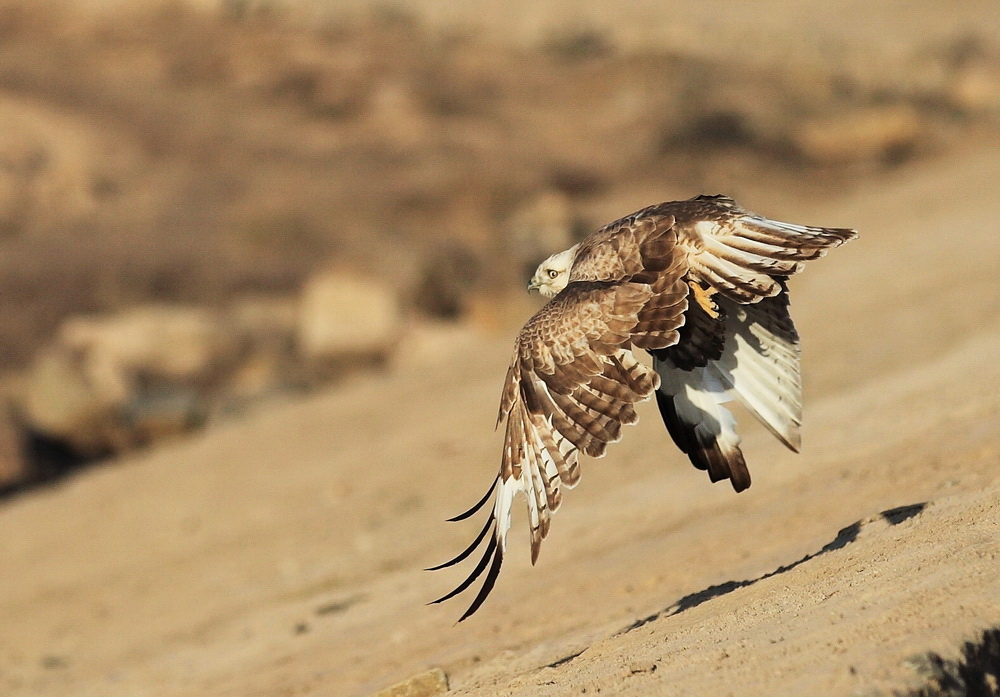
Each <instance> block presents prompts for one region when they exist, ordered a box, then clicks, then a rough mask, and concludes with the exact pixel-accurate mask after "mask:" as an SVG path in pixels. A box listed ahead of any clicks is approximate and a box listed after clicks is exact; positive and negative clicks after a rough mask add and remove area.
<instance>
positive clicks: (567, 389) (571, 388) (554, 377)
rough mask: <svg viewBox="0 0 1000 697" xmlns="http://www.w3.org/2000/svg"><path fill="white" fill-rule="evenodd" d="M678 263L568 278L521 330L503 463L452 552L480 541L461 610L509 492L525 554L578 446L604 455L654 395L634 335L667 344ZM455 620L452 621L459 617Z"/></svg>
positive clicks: (500, 551) (492, 573) (571, 475)
mask: <svg viewBox="0 0 1000 697" xmlns="http://www.w3.org/2000/svg"><path fill="white" fill-rule="evenodd" d="M681 273H682V269H681V268H680V266H678V267H677V268H676V269H674V271H673V273H672V274H662V276H664V277H663V278H658V279H657V281H656V283H654V284H648V283H632V282H624V283H618V282H606V281H579V282H575V283H571V284H570V285H569V286H567V287H566V289H564V290H563V291H562V292H561V293H559V294H558V295H557V296H556V297H555V298H553V299H552V300H551V301H550V302H549V303H548V304H547V305H545V306H544V307H543V308H542V309H541V310H540V311H539V312H538V313H537V314H535V316H534V317H532V318H531V319H530V320H529V321H528V323H527V324H526V325H525V326H524V328H523V329H522V330H521V332H520V334H519V335H518V337H517V341H516V344H515V350H514V357H513V360H512V361H511V365H510V368H509V370H508V371H507V379H506V382H505V385H504V391H503V396H502V398H501V402H500V413H499V416H498V420H497V423H498V425H499V423H501V422H505V430H504V445H503V457H502V460H501V466H500V472H499V474H498V476H497V479H496V481H495V482H494V483H493V486H492V487H491V488H490V491H489V492H487V495H486V496H485V497H484V498H483V499H482V500H481V501H480V502H479V503H478V504H477V505H476V506H474V507H473V508H472V509H470V510H469V511H466V513H464V514H462V515H460V516H457V517H456V519H459V520H460V519H464V518H467V517H470V516H471V515H473V514H474V513H475V512H476V511H477V510H479V509H481V508H483V507H485V506H486V503H487V501H488V500H489V497H490V495H494V504H493V510H492V511H491V512H490V515H489V516H488V518H487V520H486V523H485V525H484V526H483V528H482V531H481V532H480V534H479V535H478V536H477V537H476V539H475V540H474V541H473V543H472V544H471V545H470V546H469V547H468V548H466V549H465V550H464V551H463V552H462V553H461V554H459V555H458V556H457V557H455V558H454V559H452V560H450V561H448V562H445V563H444V564H441V565H439V566H438V567H434V568H443V567H445V566H450V565H452V564H456V563H458V562H460V561H462V560H464V559H466V558H467V557H469V556H470V555H471V554H472V553H473V552H474V551H475V550H476V549H478V548H479V547H480V546H481V545H482V544H483V541H484V540H486V546H485V549H484V550H483V553H482V556H481V557H480V561H479V563H478V564H477V565H476V567H475V568H474V569H473V571H472V573H471V574H470V575H469V577H468V578H467V579H466V580H465V581H464V582H463V583H462V584H460V585H459V586H458V587H457V588H456V589H455V590H454V591H452V592H451V593H449V594H447V595H445V596H444V597H442V598H439V599H438V600H436V601H434V602H441V601H443V600H447V599H448V598H451V597H453V596H454V595H456V594H458V593H460V592H462V591H464V590H465V589H466V588H468V587H469V586H471V585H472V584H473V583H474V582H475V581H476V580H477V579H478V578H479V577H480V576H481V575H482V574H483V573H484V572H487V569H488V572H487V575H486V579H485V581H484V582H483V585H482V587H481V589H480V591H479V593H478V595H477V596H476V598H475V599H474V600H473V602H472V604H471V605H470V606H469V609H468V610H467V611H466V612H465V614H463V615H462V617H461V620H464V619H465V618H466V617H468V616H469V615H471V614H472V613H473V612H475V611H476V610H477V609H478V608H479V606H480V605H481V604H482V602H483V601H484V600H485V599H486V596H487V595H488V594H489V593H490V591H491V590H492V588H493V585H494V583H495V582H496V579H497V577H498V576H499V573H500V567H501V564H502V562H503V556H504V553H505V549H506V538H507V532H508V531H509V529H510V525H511V508H512V504H513V500H514V497H515V495H516V494H518V493H523V494H524V495H525V498H526V499H527V507H528V523H529V527H530V536H531V560H532V563H534V562H535V560H536V559H537V557H538V552H539V549H540V546H541V543H542V540H543V539H545V537H546V535H547V534H548V531H549V524H550V517H551V514H552V513H553V512H555V511H556V510H557V509H558V508H559V505H560V503H561V500H562V494H561V487H562V486H566V487H568V488H572V487H573V486H575V485H576V483H577V482H578V481H579V479H580V466H579V455H580V453H581V452H582V453H584V454H586V455H590V456H591V457H601V456H603V455H604V453H605V450H606V448H607V446H608V444H609V443H614V442H616V441H618V440H619V439H620V438H621V429H622V426H626V425H629V424H633V423H635V422H636V421H637V419H638V416H637V415H636V412H635V408H634V405H635V404H636V403H637V402H641V401H645V400H647V399H649V398H650V397H652V395H653V393H654V392H655V391H656V388H657V387H658V386H659V378H658V376H657V375H656V373H655V372H654V371H653V370H651V369H650V368H648V367H647V366H645V365H643V364H641V363H639V362H638V361H637V360H636V359H635V356H634V355H633V354H632V352H631V347H632V346H633V345H636V344H639V343H643V344H648V345H651V346H657V347H662V346H667V345H670V344H671V343H674V342H676V341H677V338H678V333H677V328H678V327H679V326H680V324H681V322H682V321H683V320H682V317H683V313H684V310H685V309H686V307H687V299H686V296H687V286H686V285H685V284H684V283H683V282H682V281H681V279H680V276H681ZM461 620H459V621H461Z"/></svg>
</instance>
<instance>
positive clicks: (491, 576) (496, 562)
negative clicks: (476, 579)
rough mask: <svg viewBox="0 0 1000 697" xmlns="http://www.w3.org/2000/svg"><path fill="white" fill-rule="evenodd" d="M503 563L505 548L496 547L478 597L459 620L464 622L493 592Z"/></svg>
mask: <svg viewBox="0 0 1000 697" xmlns="http://www.w3.org/2000/svg"><path fill="white" fill-rule="evenodd" d="M502 564H503V550H502V549H500V548H499V547H496V549H495V550H494V553H493V563H492V564H491V565H490V570H489V573H487V574H486V580H485V581H484V582H483V587H482V588H480V589H479V595H477V596H476V599H475V600H473V601H472V605H470V606H469V609H468V610H466V611H465V614H463V615H462V616H461V617H459V618H458V621H459V622H464V621H465V620H466V619H467V618H469V617H471V616H472V615H473V614H474V613H475V612H476V610H478V609H479V607H480V606H481V605H482V604H483V602H484V601H485V600H486V597H487V596H488V595H489V594H490V592H492V590H493V586H495V585H496V582H497V578H499V576H500V566H501V565H502Z"/></svg>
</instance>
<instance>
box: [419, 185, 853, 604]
mask: <svg viewBox="0 0 1000 697" xmlns="http://www.w3.org/2000/svg"><path fill="white" fill-rule="evenodd" d="M855 237H857V232H855V231H854V230H850V229H846V228H823V227H811V226H805V225H793V224H790V223H782V222H778V221H774V220H768V219H767V218H764V217H761V216H759V215H756V214H754V213H751V212H750V211H747V210H745V209H743V208H741V207H740V206H739V205H737V204H736V202H735V201H733V200H732V199H730V198H727V197H725V196H698V197H695V198H693V199H690V200H687V201H672V202H667V203H660V204H657V205H654V206H649V207H648V208H644V209H642V210H640V211H637V212H636V213H633V214H632V215H629V216H627V217H625V218H622V219H620V220H616V221H615V222H613V223H609V224H608V225H605V226H604V227H602V228H601V229H600V230H597V231H596V232H594V233H592V234H591V235H590V236H588V237H587V238H586V239H584V240H583V241H582V242H580V243H579V244H577V245H574V246H573V247H571V248H569V249H567V250H565V251H563V252H560V253H558V254H554V255H552V256H551V257H549V258H548V259H546V260H545V261H544V262H542V264H541V265H540V266H539V267H538V270H537V271H536V272H535V275H534V277H533V278H532V279H531V283H530V284H529V285H528V288H529V290H538V291H539V292H540V293H541V294H542V295H544V296H546V297H548V298H551V300H549V302H548V303H547V304H546V305H544V306H543V307H542V308H541V309H540V310H539V311H538V312H537V313H535V315H534V316H533V317H532V318H531V319H529V320H528V322H527V324H525V325H524V327H523V328H522V329H521V331H520V333H519V334H518V336H517V339H516V341H515V342H514V355H513V357H512V359H511V363H510V368H509V369H508V370H507V377H506V380H505V381H504V388H503V394H502V396H501V399H500V412H499V415H498V417H497V426H498V427H499V426H500V425H501V424H503V426H504V440H503V452H502V454H501V460H500V471H499V474H498V475H497V477H496V479H495V480H494V481H493V484H492V486H491V487H490V489H489V490H488V491H487V492H486V495H485V496H483V498H482V499H481V500H480V501H479V502H478V503H477V504H476V505H475V506H473V507H472V508H470V509H469V510H468V511H466V512H465V513H462V514H461V515H458V516H456V517H455V518H452V520H464V519H466V518H469V517H472V516H473V515H475V514H476V513H477V512H479V511H480V510H482V509H484V508H486V507H487V504H488V502H489V501H490V499H491V498H492V500H493V506H492V508H491V509H489V510H488V512H487V514H486V520H485V522H484V525H483V527H482V529H481V531H480V533H479V534H478V535H477V536H476V538H475V539H474V540H473V542H472V544H470V545H469V546H468V547H467V548H466V549H465V550H463V551H462V552H461V553H460V554H459V555H457V556H456V557H455V558H453V559H451V560H449V561H447V562H445V563H444V564H440V565H438V566H436V567H433V569H441V568H444V567H448V566H452V565H454V564H458V563H459V562H462V561H464V560H465V559H467V558H469V557H470V556H472V555H473V554H474V553H475V552H476V550H477V549H480V548H482V552H481V554H480V556H479V561H478V563H477V564H476V566H475V567H474V568H473V570H472V572H471V573H470V574H469V576H468V577H467V578H466V580H465V581H463V582H462V583H461V584H460V585H459V586H458V587H457V588H455V589H454V590H453V591H452V592H450V593H448V594H447V595H445V596H443V597H441V598H439V599H438V600H435V601H434V602H435V603H438V602H442V601H444V600H448V599H449V598H452V597H454V596H455V595H457V594H459V593H461V592H463V591H465V590H466V589H468V588H469V587H471V586H472V585H473V584H475V583H476V581H477V580H478V579H479V578H480V577H482V575H483V574H484V573H485V574H486V576H485V580H484V581H483V583H482V585H481V586H480V588H479V591H478V593H477V594H476V596H475V597H474V599H473V601H472V603H471V605H470V606H469V608H468V609H467V610H466V612H465V613H464V614H463V615H462V617H461V619H460V620H459V621H461V620H464V619H466V618H467V617H469V616H470V615H471V614H472V613H474V612H475V611H476V610H478V609H479V607H480V606H481V605H482V603H483V601H484V600H485V599H486V597H487V596H488V595H489V593H490V592H491V591H492V589H493V587H494V585H495V583H496V580H497V578H498V576H499V574H500V568H501V565H502V564H503V558H504V554H505V552H506V540H507V533H508V531H509V530H510V527H511V510H512V506H513V502H514V498H515V496H516V495H518V494H523V495H524V497H525V499H526V501H527V508H528V524H529V531H530V540H531V561H532V563H534V562H535V560H536V559H537V558H538V552H539V549H540V547H541V543H542V540H544V539H545V537H546V535H547V534H548V531H549V525H550V521H551V515H552V514H553V513H554V512H555V511H556V510H557V509H558V508H559V505H560V504H561V502H562V490H563V488H564V487H565V488H567V489H570V488H572V487H574V486H576V484H577V483H578V482H579V480H580V454H581V453H582V454H584V455H589V456H590V457H595V458H596V457H602V456H603V455H604V454H605V451H606V449H607V446H608V444H609V443H614V442H616V441H618V440H619V439H620V438H621V431H622V427H623V426H627V425H630V424H634V423H635V422H636V421H637V420H638V416H637V414H636V411H635V404H637V403H639V402H643V401H646V400H648V399H650V398H653V397H655V399H656V403H657V405H658V407H659V410H660V415H661V416H662V418H663V422H664V424H665V425H666V427H667V430H668V431H669V433H670V436H671V438H672V439H673V441H674V443H675V444H676V445H677V447H678V448H680V450H681V451H682V452H684V454H685V455H687V457H688V458H689V459H690V461H691V463H692V464H693V465H694V466H695V467H697V468H698V469H701V470H705V471H707V473H708V475H709V478H710V479H711V480H712V481H713V482H717V481H722V480H727V481H729V482H730V483H731V484H732V487H733V488H734V489H735V490H736V491H743V490H744V489H746V488H747V487H749V486H750V472H749V470H748V469H747V465H746V461H745V460H744V458H743V453H742V451H741V450H740V438H739V436H738V435H737V433H736V422H735V419H734V417H733V415H732V414H731V413H730V412H729V410H728V409H726V407H725V404H726V403H727V402H729V401H732V400H734V399H735V400H737V401H738V402H740V403H742V404H743V405H744V406H745V407H746V408H747V409H748V410H749V411H750V412H751V413H752V414H753V415H754V416H755V417H756V418H757V419H758V420H760V422H761V423H763V424H764V426H766V427H767V428H768V430H770V431H771V432H772V433H773V434H774V435H775V436H776V437H777V438H778V439H779V440H781V442H783V443H784V444H785V445H786V446H788V447H789V448H791V449H792V450H794V451H796V452H797V451H798V449H799V426H800V425H801V423H802V416H801V409H802V398H801V380H800V375H799V342H798V334H797V333H796V331H795V326H794V325H793V324H792V319H791V317H790V316H789V314H788V288H787V285H786V279H787V278H788V277H789V276H791V275H793V274H795V273H798V272H799V271H801V270H802V266H803V262H806V261H810V260H812V259H817V258H819V257H821V256H823V255H824V254H825V253H826V251H827V250H828V249H830V248H832V247H836V246H838V245H841V244H843V243H844V242H846V241H848V240H851V239H854V238H855ZM637 348H638V349H644V350H646V351H648V352H649V353H650V354H652V356H653V361H652V363H653V365H652V368H650V367H648V366H646V365H645V364H643V363H640V362H639V361H638V360H637V359H636V356H635V354H634V353H633V352H634V349H637ZM484 543H485V546H484Z"/></svg>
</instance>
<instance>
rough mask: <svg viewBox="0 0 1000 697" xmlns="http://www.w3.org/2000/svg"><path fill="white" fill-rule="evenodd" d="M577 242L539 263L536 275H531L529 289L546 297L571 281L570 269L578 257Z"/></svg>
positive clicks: (552, 294)
mask: <svg viewBox="0 0 1000 697" xmlns="http://www.w3.org/2000/svg"><path fill="white" fill-rule="evenodd" d="M579 246H580V245H578V244H575V245H573V246H572V247H570V248H569V249H567V250H566V251H564V252H559V253H558V254H553V255H552V256H550V257H549V258H548V259H546V260H545V261H543V262H542V263H541V264H539V265H538V268H537V269H536V270H535V275H534V276H532V277H531V283H529V284H528V290H537V291H538V292H539V293H541V294H542V295H544V296H545V297H546V298H551V297H553V296H554V295H555V294H556V293H558V292H559V291H561V290H562V289H563V288H565V287H566V285H567V284H568V283H569V270H570V269H571V268H572V267H573V260H574V259H575V258H576V248H577V247H579Z"/></svg>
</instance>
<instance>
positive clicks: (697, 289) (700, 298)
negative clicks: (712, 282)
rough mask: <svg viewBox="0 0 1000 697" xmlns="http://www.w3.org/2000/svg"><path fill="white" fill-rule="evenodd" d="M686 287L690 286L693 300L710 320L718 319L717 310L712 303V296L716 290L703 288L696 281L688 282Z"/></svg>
mask: <svg viewBox="0 0 1000 697" xmlns="http://www.w3.org/2000/svg"><path fill="white" fill-rule="evenodd" d="M688 285H689V286H691V292H692V293H694V299H695V300H696V301H697V303H698V305H700V306H701V309H702V310H704V311H705V312H706V314H708V316H709V317H711V318H712V319H719V308H718V307H717V306H716V304H715V303H714V302H712V296H713V295H715V294H716V293H717V292H718V290H717V289H715V288H712V287H708V288H704V287H702V285H701V284H700V283H698V282H697V281H688Z"/></svg>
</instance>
